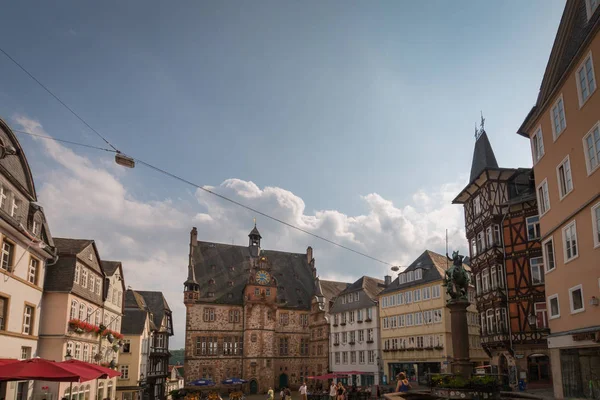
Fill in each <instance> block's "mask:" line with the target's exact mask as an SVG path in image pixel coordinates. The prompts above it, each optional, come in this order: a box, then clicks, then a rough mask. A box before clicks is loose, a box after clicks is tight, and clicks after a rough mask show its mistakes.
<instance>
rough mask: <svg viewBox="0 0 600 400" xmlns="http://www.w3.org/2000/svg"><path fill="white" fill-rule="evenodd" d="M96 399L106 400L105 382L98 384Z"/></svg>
mask: <svg viewBox="0 0 600 400" xmlns="http://www.w3.org/2000/svg"><path fill="white" fill-rule="evenodd" d="M96 399H97V400H102V399H104V382H98V391H97V393H96Z"/></svg>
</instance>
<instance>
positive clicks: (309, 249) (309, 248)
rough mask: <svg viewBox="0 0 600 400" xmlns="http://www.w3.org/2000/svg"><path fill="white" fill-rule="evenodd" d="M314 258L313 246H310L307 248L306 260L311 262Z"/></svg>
mask: <svg viewBox="0 0 600 400" xmlns="http://www.w3.org/2000/svg"><path fill="white" fill-rule="evenodd" d="M312 259H313V253H312V247H310V246H308V247H307V248H306V262H307V263H309V264H310V262H311V261H312Z"/></svg>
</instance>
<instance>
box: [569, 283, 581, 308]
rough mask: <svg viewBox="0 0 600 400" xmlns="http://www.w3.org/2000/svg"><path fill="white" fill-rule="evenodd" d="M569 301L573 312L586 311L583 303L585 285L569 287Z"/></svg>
mask: <svg viewBox="0 0 600 400" xmlns="http://www.w3.org/2000/svg"><path fill="white" fill-rule="evenodd" d="M569 302H570V304H571V314H575V313H579V312H582V311H585V305H584V303H583V287H582V286H581V285H577V286H575V287H572V288H571V289H569Z"/></svg>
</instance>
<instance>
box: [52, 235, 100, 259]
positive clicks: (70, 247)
mask: <svg viewBox="0 0 600 400" xmlns="http://www.w3.org/2000/svg"><path fill="white" fill-rule="evenodd" d="M92 243H93V240H90V239H68V238H57V237H55V238H54V246H55V247H56V249H57V250H58V253H59V254H61V255H72V256H76V255H77V254H79V253H81V252H82V251H83V250H84V249H85V248H86V247H88V246H89V245H90V244H92Z"/></svg>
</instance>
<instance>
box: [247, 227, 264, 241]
mask: <svg viewBox="0 0 600 400" xmlns="http://www.w3.org/2000/svg"><path fill="white" fill-rule="evenodd" d="M248 236H258V237H259V238H261V239H262V236H260V232H259V231H258V229H256V225H254V229H252V230H251V231H250V233H249V234H248Z"/></svg>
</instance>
